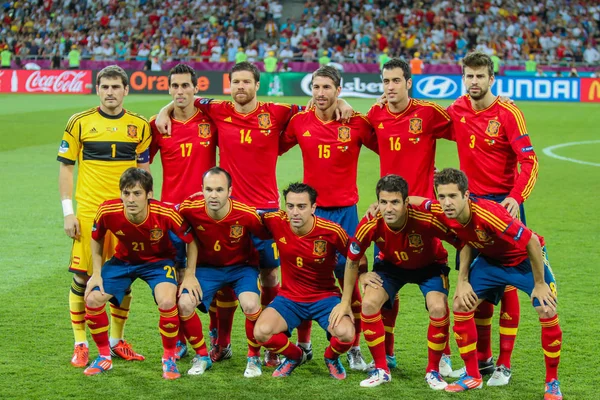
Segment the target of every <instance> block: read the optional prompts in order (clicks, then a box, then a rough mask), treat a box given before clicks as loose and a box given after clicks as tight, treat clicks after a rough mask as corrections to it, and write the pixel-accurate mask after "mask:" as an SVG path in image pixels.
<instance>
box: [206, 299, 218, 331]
mask: <svg viewBox="0 0 600 400" xmlns="http://www.w3.org/2000/svg"><path fill="white" fill-rule="evenodd" d="M218 294H219V292H217V295H218ZM208 317H209V322H208V330H209V331H211V332H212V330H213V329H217V327H218V326H219V317H218V316H217V296H215V297H213V299H212V302H211V303H210V307H209V308H208Z"/></svg>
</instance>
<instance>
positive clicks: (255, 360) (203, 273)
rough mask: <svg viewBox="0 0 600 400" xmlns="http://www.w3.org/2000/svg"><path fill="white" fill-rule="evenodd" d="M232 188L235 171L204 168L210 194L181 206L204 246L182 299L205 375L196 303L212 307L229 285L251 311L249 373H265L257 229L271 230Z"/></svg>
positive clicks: (196, 362)
mask: <svg viewBox="0 0 600 400" xmlns="http://www.w3.org/2000/svg"><path fill="white" fill-rule="evenodd" d="M231 189H232V188H231V176H230V175H229V173H228V172H227V171H225V170H224V169H222V168H219V167H213V168H211V169H209V170H208V171H207V172H205V173H204V177H203V189H202V194H203V195H204V197H203V198H201V197H199V196H196V195H194V196H191V197H190V198H188V199H186V200H185V201H184V202H183V203H182V204H181V206H180V208H179V211H180V212H181V215H182V216H183V217H184V218H185V219H186V220H187V221H188V222H189V223H190V225H191V226H193V227H194V229H195V232H196V237H197V238H198V242H199V247H200V249H201V252H199V253H198V251H197V250H196V251H195V253H196V254H192V253H191V252H190V257H189V258H188V266H187V268H186V271H185V277H184V279H183V282H182V284H181V289H180V293H183V294H181V296H180V298H179V312H180V314H181V324H182V327H183V330H184V331H185V334H186V336H187V338H188V340H189V341H190V343H191V344H192V347H193V348H194V349H195V350H196V356H195V357H194V359H193V360H192V368H191V369H190V370H189V371H188V374H189V375H201V374H203V373H204V371H206V369H208V368H210V366H211V365H212V362H211V359H210V358H209V357H208V353H207V351H206V345H205V344H204V337H203V334H202V324H201V322H200V318H198V314H196V311H195V310H196V307H198V306H199V307H200V309H201V310H202V311H203V312H207V311H208V308H209V307H210V304H211V302H212V299H213V297H214V295H215V294H216V293H217V291H218V290H219V289H221V287H223V286H226V285H227V286H231V287H233V289H234V291H235V295H236V296H237V298H238V299H239V301H240V304H241V306H242V310H243V311H244V314H245V315H246V336H247V338H248V363H247V365H246V370H245V371H244V376H245V377H246V378H254V377H257V376H260V375H261V361H260V345H259V344H258V343H257V342H256V339H254V324H255V322H256V319H257V318H258V316H259V315H260V312H261V307H260V299H259V293H260V292H259V290H258V285H257V281H258V253H257V251H256V249H255V248H254V245H253V243H252V237H251V234H252V235H254V236H256V237H259V238H267V237H269V235H268V232H267V231H266V229H265V227H264V225H263V224H262V222H261V219H260V217H259V216H258V214H257V213H256V209H254V208H252V207H249V206H247V205H245V204H243V203H240V202H239V201H236V200H232V199H231V198H230V196H231ZM196 265H197V267H196Z"/></svg>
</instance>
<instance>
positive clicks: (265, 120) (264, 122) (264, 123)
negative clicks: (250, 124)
mask: <svg viewBox="0 0 600 400" xmlns="http://www.w3.org/2000/svg"><path fill="white" fill-rule="evenodd" d="M258 127H259V128H260V129H269V128H270V127H271V114H269V113H262V114H258Z"/></svg>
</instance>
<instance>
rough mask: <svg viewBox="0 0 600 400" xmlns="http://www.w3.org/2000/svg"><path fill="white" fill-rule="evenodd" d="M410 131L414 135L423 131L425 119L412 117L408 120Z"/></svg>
mask: <svg viewBox="0 0 600 400" xmlns="http://www.w3.org/2000/svg"><path fill="white" fill-rule="evenodd" d="M408 131H409V132H410V133H412V134H413V135H418V134H419V133H423V120H422V119H421V118H411V119H410V121H408Z"/></svg>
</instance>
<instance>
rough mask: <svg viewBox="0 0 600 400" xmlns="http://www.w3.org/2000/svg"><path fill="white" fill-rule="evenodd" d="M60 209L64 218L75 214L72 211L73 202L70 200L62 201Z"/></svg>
mask: <svg viewBox="0 0 600 400" xmlns="http://www.w3.org/2000/svg"><path fill="white" fill-rule="evenodd" d="M62 209H63V216H64V217H66V216H67V215H73V214H75V212H74V211H73V200H71V199H64V200H63V201H62Z"/></svg>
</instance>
